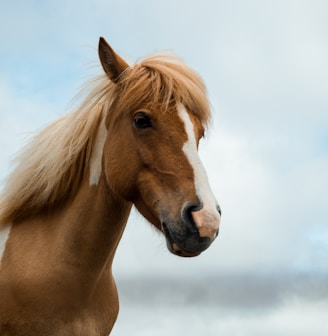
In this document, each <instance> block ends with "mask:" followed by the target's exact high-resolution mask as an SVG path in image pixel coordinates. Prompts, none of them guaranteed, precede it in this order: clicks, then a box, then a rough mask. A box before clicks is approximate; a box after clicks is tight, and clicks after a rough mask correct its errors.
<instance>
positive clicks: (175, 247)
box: [169, 243, 201, 258]
mask: <svg viewBox="0 0 328 336" xmlns="http://www.w3.org/2000/svg"><path fill="white" fill-rule="evenodd" d="M169 250H170V252H172V253H173V254H175V255H176V256H179V257H185V258H192V257H197V256H198V255H200V254H201V252H190V251H187V250H184V249H182V248H181V247H179V246H178V245H177V244H175V243H173V244H172V245H171V247H170V248H169Z"/></svg>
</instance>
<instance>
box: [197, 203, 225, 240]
mask: <svg viewBox="0 0 328 336" xmlns="http://www.w3.org/2000/svg"><path fill="white" fill-rule="evenodd" d="M191 215H192V218H193V220H194V222H195V225H196V227H197V229H198V232H199V236H200V237H208V238H210V239H212V240H214V239H215V238H216V236H217V235H218V231H219V226H220V220H221V216H220V214H219V212H218V211H216V209H215V210H214V209H213V210H212V209H206V208H203V209H201V210H199V211H192V212H191Z"/></svg>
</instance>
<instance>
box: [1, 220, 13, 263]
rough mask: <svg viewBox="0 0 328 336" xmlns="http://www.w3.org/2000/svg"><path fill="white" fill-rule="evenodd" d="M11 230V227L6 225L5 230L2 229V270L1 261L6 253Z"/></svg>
mask: <svg viewBox="0 0 328 336" xmlns="http://www.w3.org/2000/svg"><path fill="white" fill-rule="evenodd" d="M10 230H11V225H6V226H5V227H4V228H2V229H0V268H1V261H2V256H3V253H4V252H5V248H6V243H7V240H8V238H9V234H10Z"/></svg>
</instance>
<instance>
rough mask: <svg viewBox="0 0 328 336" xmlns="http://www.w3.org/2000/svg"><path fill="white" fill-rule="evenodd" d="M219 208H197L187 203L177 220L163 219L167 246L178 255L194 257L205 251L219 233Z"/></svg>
mask: <svg viewBox="0 0 328 336" xmlns="http://www.w3.org/2000/svg"><path fill="white" fill-rule="evenodd" d="M220 219H221V210H220V208H219V207H217V211H209V210H207V209H206V208H204V209H203V208H201V209H200V210H198V209H197V208H196V207H195V206H192V205H188V206H186V207H185V208H184V210H183V211H182V220H181V221H179V222H173V221H163V222H162V230H163V232H164V234H165V238H166V244H167V248H168V250H169V251H170V252H172V253H173V254H175V255H177V256H180V257H195V256H198V255H199V254H200V253H202V252H203V251H205V250H206V249H207V248H208V247H209V246H210V245H211V244H212V242H213V241H214V240H215V238H216V237H217V236H218V234H219V225H220Z"/></svg>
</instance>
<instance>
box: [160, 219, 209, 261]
mask: <svg viewBox="0 0 328 336" xmlns="http://www.w3.org/2000/svg"><path fill="white" fill-rule="evenodd" d="M162 229H163V232H164V235H165V239H166V245H167V248H168V250H169V251H170V252H171V253H173V254H174V255H176V256H178V257H187V258H191V257H197V256H198V255H200V254H201V253H202V251H203V249H201V250H199V249H196V250H194V251H191V250H187V249H185V248H182V247H181V246H179V244H177V243H176V242H175V241H174V239H173V237H172V235H171V233H170V231H169V229H168V228H167V226H166V225H165V224H162Z"/></svg>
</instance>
